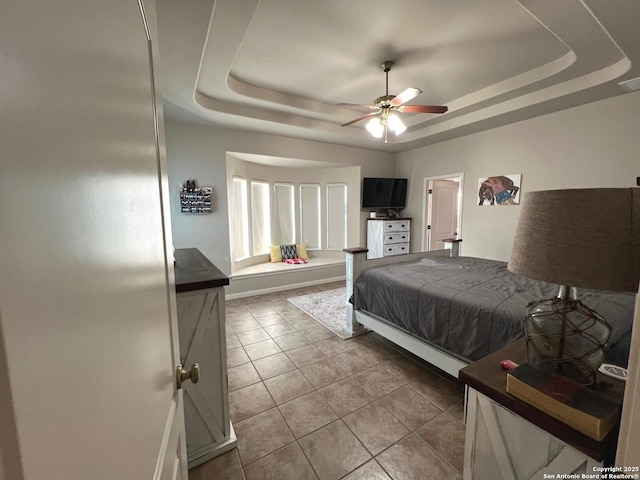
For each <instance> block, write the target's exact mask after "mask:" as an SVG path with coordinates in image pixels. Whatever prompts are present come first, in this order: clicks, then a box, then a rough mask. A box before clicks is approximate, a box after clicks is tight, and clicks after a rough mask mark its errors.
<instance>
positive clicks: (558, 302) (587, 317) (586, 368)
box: [524, 286, 611, 385]
mask: <svg viewBox="0 0 640 480" xmlns="http://www.w3.org/2000/svg"><path fill="white" fill-rule="evenodd" d="M524 328H525V335H526V346H527V357H528V361H529V363H531V364H532V365H534V366H535V367H536V368H538V369H540V370H544V371H548V372H549V373H556V374H560V375H563V376H565V377H568V378H570V379H572V380H574V381H576V382H579V383H582V384H585V385H589V384H592V383H594V382H595V375H596V371H597V369H598V367H599V366H600V364H601V363H602V361H603V359H604V351H605V346H606V343H607V341H608V340H609V337H610V336H611V327H610V326H609V324H608V323H607V322H606V320H605V319H603V318H602V317H601V316H600V315H598V313H597V312H595V311H594V310H592V309H590V308H589V307H587V306H586V305H584V304H583V303H582V302H580V301H579V300H578V299H577V298H576V289H575V288H570V287H567V286H563V287H561V288H560V292H559V294H558V296H557V297H554V298H548V299H545V300H541V301H539V302H536V303H534V304H532V305H531V306H530V307H529V309H528V311H527V316H526V317H525V321H524Z"/></svg>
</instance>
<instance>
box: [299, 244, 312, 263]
mask: <svg viewBox="0 0 640 480" xmlns="http://www.w3.org/2000/svg"><path fill="white" fill-rule="evenodd" d="M296 250H298V258H302V259H303V260H309V254H308V253H307V244H306V243H303V244H302V245H296Z"/></svg>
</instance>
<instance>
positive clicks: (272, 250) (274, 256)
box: [269, 245, 282, 263]
mask: <svg viewBox="0 0 640 480" xmlns="http://www.w3.org/2000/svg"><path fill="white" fill-rule="evenodd" d="M269 255H270V257H271V263H280V262H282V253H280V245H269Z"/></svg>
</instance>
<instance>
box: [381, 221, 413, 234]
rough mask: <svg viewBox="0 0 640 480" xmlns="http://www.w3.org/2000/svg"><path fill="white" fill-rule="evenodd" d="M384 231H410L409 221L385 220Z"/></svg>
mask: <svg viewBox="0 0 640 480" xmlns="http://www.w3.org/2000/svg"><path fill="white" fill-rule="evenodd" d="M384 231H385V232H408V231H409V222H408V221H406V220H385V221H384Z"/></svg>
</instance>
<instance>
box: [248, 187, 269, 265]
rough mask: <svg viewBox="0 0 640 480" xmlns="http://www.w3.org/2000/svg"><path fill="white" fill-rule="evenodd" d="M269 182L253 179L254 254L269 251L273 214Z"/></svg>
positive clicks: (252, 230) (252, 229)
mask: <svg viewBox="0 0 640 480" xmlns="http://www.w3.org/2000/svg"><path fill="white" fill-rule="evenodd" d="M270 210H271V208H270V204H269V184H268V183H266V182H259V181H254V180H252V181H251V240H252V243H253V245H252V247H253V255H260V254H261V253H269V243H270V240H271V231H270V225H271V218H270V217H271V214H270Z"/></svg>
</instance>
